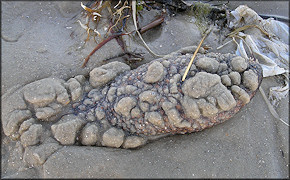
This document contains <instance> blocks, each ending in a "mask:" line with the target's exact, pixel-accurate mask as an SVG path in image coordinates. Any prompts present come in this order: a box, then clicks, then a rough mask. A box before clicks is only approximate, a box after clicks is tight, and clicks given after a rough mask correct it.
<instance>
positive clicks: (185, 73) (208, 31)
mask: <svg viewBox="0 0 290 180" xmlns="http://www.w3.org/2000/svg"><path fill="white" fill-rule="evenodd" d="M211 29H212V28H210V29H209V30H207V31H206V33H205V34H204V36H203V38H202V39H201V41H200V43H199V45H198V46H197V48H196V50H195V52H194V54H193V56H192V58H191V60H190V62H189V64H188V66H187V68H186V70H185V72H184V74H183V77H182V81H184V80H185V78H186V76H187V73H188V71H189V69H190V67H191V65H192V63H193V60H194V58H195V56H196V54H197V52H198V50H199V48H200V47H201V45H202V43H203V41H204V40H205V38H206V37H207V35H208V34H209V33H210V31H211Z"/></svg>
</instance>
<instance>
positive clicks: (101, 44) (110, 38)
mask: <svg viewBox="0 0 290 180" xmlns="http://www.w3.org/2000/svg"><path fill="white" fill-rule="evenodd" d="M123 35H128V34H125V33H123V34H120V33H119V34H114V35H112V36H109V37H108V38H106V39H104V40H103V41H102V42H100V43H99V44H98V45H97V47H95V49H94V50H93V51H92V52H91V53H90V54H89V55H88V56H87V58H86V59H85V62H84V63H83V65H82V68H84V67H85V66H86V64H87V63H88V61H89V59H90V57H91V56H92V55H93V54H94V53H95V52H96V51H97V50H98V49H100V48H101V47H102V46H104V45H105V44H106V43H107V42H109V41H111V40H112V39H114V38H116V37H118V36H123Z"/></svg>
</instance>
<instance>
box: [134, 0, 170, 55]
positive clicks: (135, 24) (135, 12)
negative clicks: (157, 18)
mask: <svg viewBox="0 0 290 180" xmlns="http://www.w3.org/2000/svg"><path fill="white" fill-rule="evenodd" d="M132 13H133V22H134V26H135V29H136V32H137V34H138V36H139V37H140V39H141V41H142V42H143V44H144V45H145V48H146V49H147V50H148V51H149V52H150V53H151V54H153V55H154V56H156V57H163V56H164V55H159V54H156V53H154V52H153V51H152V50H151V49H150V48H149V47H148V46H147V44H146V42H145V41H144V39H143V38H142V36H141V34H140V32H139V31H138V27H137V21H136V14H137V10H136V1H134V0H132Z"/></svg>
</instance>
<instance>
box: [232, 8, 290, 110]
mask: <svg viewBox="0 0 290 180" xmlns="http://www.w3.org/2000/svg"><path fill="white" fill-rule="evenodd" d="M230 14H231V19H230V24H229V27H230V28H234V29H237V28H241V27H244V26H249V25H250V26H251V27H249V28H247V29H245V30H243V32H239V33H238V34H237V36H236V37H238V39H239V42H237V51H236V54H238V55H241V56H243V57H244V58H248V57H251V56H252V55H254V57H255V58H256V59H258V62H259V63H260V64H261V66H262V68H263V77H269V76H275V75H280V74H283V75H284V76H285V85H284V87H282V86H279V87H271V88H270V95H269V96H270V97H269V99H270V100H271V103H272V104H273V105H277V102H278V101H279V100H280V99H282V98H285V97H287V95H288V92H289V84H288V80H289V78H288V73H289V42H288V40H289V26H288V25H286V24H284V23H282V22H279V21H276V20H274V19H273V18H269V19H266V20H264V19H263V18H261V17H260V16H259V15H258V14H257V13H256V12H255V11H254V10H252V9H251V8H249V7H247V6H246V5H241V6H239V7H237V8H236V9H235V10H234V11H231V13H230ZM253 25H254V26H256V27H253ZM257 27H259V28H261V29H259V28H257ZM262 31H264V32H262ZM267 35H268V36H267ZM235 39H236V40H238V39H237V38H234V40H235Z"/></svg>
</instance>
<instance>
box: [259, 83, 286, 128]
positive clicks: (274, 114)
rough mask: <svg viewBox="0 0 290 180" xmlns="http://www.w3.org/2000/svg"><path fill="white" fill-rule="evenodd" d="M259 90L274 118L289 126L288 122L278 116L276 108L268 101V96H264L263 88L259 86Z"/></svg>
mask: <svg viewBox="0 0 290 180" xmlns="http://www.w3.org/2000/svg"><path fill="white" fill-rule="evenodd" d="M259 90H260V92H261V94H262V96H263V98H264V100H265V102H266V104H267V106H268V108H269V110H270V113H271V114H272V115H273V117H274V118H276V119H278V120H279V121H281V122H282V123H283V124H285V125H286V126H288V127H289V124H288V123H286V122H285V121H283V120H282V119H281V118H280V117H279V115H278V113H277V112H276V110H275V109H274V107H273V106H272V105H271V103H270V101H269V100H268V98H267V97H266V95H265V92H264V90H263V88H262V87H260V88H259Z"/></svg>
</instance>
